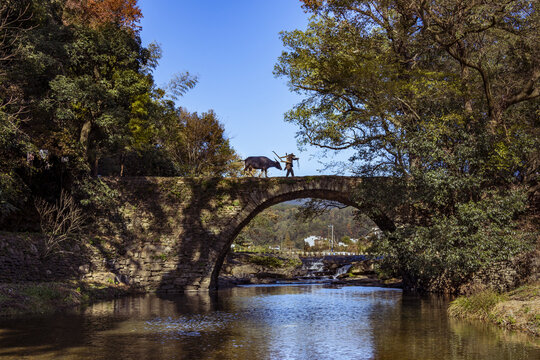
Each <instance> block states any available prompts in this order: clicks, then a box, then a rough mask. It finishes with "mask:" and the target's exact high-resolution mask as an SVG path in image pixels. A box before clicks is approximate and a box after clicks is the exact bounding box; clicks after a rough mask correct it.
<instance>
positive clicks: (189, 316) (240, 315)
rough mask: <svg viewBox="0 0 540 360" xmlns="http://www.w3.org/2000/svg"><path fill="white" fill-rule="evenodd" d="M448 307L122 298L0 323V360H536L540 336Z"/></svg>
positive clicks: (249, 293)
mask: <svg viewBox="0 0 540 360" xmlns="http://www.w3.org/2000/svg"><path fill="white" fill-rule="evenodd" d="M447 305H448V299H445V298H442V297H418V296H410V295H405V294H403V293H402V292H401V291H400V290H396V289H382V288H373V287H371V288H370V287H352V286H351V287H342V288H337V287H332V286H329V285H322V284H311V285H294V286H291V285H273V286H246V287H236V288H232V289H227V290H221V291H219V292H218V293H217V294H214V295H209V294H206V293H205V294H193V295H182V296H175V297H168V298H163V297H158V296H156V295H146V296H141V297H128V298H122V299H118V300H115V301H108V302H102V303H98V304H95V305H93V306H91V307H88V308H86V309H80V310H72V311H70V312H67V313H62V314H55V315H53V316H47V317H37V318H24V319H8V320H0V359H309V360H312V359H315V360H316V359H333V360H337V359H404V360H406V359H437V360H444V359H490V360H497V359H512V360H518V359H523V360H525V359H540V342H539V340H538V339H535V338H532V337H529V336H526V335H523V334H518V333H513V332H508V331H503V330H500V329H498V328H496V327H494V326H489V325H482V324H477V323H470V322H466V321H458V320H453V319H449V318H448V317H447V316H446V307H447Z"/></svg>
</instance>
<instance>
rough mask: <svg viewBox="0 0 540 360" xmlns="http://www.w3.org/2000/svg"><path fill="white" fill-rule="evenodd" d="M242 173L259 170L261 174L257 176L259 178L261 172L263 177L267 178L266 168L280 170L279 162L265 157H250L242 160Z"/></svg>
mask: <svg viewBox="0 0 540 360" xmlns="http://www.w3.org/2000/svg"><path fill="white" fill-rule="evenodd" d="M244 164H245V166H244V171H252V170H253V169H260V170H261V173H260V174H259V177H261V175H262V173H263V171H264V175H265V176H266V177H268V172H267V171H268V168H271V167H275V168H278V169H279V170H282V168H281V164H280V163H279V161H273V160H271V159H269V158H267V157H266V156H250V157H248V158H246V159H245V160H244Z"/></svg>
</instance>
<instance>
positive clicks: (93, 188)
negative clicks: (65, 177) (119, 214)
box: [77, 178, 119, 211]
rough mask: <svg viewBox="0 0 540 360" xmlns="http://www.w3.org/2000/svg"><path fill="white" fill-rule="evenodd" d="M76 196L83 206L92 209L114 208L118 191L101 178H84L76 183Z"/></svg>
mask: <svg viewBox="0 0 540 360" xmlns="http://www.w3.org/2000/svg"><path fill="white" fill-rule="evenodd" d="M77 189H78V193H77V197H78V198H80V199H81V200H80V202H81V204H82V205H83V206H85V207H87V208H89V209H93V210H101V211H103V210H107V209H114V208H116V205H117V201H118V195H119V194H118V192H117V191H116V190H114V189H111V188H110V187H109V186H108V185H107V183H105V182H104V181H102V180H101V179H90V178H84V179H83V180H82V181H81V182H80V183H78V184H77Z"/></svg>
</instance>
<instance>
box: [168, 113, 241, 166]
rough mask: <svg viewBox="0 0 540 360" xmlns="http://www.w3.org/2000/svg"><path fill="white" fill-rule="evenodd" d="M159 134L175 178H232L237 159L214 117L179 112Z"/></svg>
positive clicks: (211, 115)
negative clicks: (172, 164)
mask: <svg viewBox="0 0 540 360" xmlns="http://www.w3.org/2000/svg"><path fill="white" fill-rule="evenodd" d="M164 125H165V126H164V127H163V129H162V132H161V139H162V142H163V145H164V146H165V148H166V149H167V151H168V152H169V153H170V154H171V156H172V159H173V162H174V164H175V166H176V167H177V169H178V172H179V174H181V175H184V176H221V175H225V174H228V175H233V174H234V173H236V170H235V169H236V168H238V167H239V166H238V165H237V164H235V163H238V164H239V163H240V161H239V160H240V159H239V157H238V155H237V154H236V152H235V151H234V150H233V149H232V147H231V146H230V143H229V140H228V139H227V137H226V136H225V129H224V127H223V125H222V124H221V123H220V122H219V120H218V119H217V116H216V114H215V113H214V112H213V111H212V110H210V111H209V112H206V113H202V114H201V115H199V114H197V113H190V112H188V111H187V110H185V109H182V108H180V109H179V110H178V113H177V116H176V117H175V118H174V119H171V122H170V123H167V124H164Z"/></svg>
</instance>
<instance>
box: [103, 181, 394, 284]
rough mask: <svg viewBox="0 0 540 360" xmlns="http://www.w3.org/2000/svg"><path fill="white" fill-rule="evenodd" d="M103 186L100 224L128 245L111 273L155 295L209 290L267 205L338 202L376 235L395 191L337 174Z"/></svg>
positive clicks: (388, 219)
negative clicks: (109, 200) (105, 195)
mask: <svg viewBox="0 0 540 360" xmlns="http://www.w3.org/2000/svg"><path fill="white" fill-rule="evenodd" d="M105 181H106V182H107V184H108V185H109V186H110V187H111V188H112V190H113V191H114V192H115V193H117V194H118V196H117V197H116V198H115V200H114V201H115V202H116V204H117V210H116V211H115V212H114V213H112V214H107V216H104V218H106V219H104V221H103V224H101V225H103V226H102V227H104V228H107V233H108V234H110V235H111V234H112V235H117V236H118V235H120V236H122V238H123V239H126V240H127V241H126V249H125V255H124V256H123V257H121V258H118V259H116V262H115V266H114V268H113V270H114V271H115V272H117V273H118V274H119V275H123V278H127V279H130V281H131V282H133V283H136V284H140V285H141V286H144V287H147V288H149V289H155V290H158V291H179V290H205V289H212V288H215V287H216V286H217V278H218V275H219V271H220V268H221V265H222V264H223V260H224V258H225V256H226V254H227V252H228V251H229V250H230V246H231V244H232V242H233V240H234V238H235V237H236V236H237V235H238V233H239V232H240V231H241V230H242V228H243V227H244V226H246V225H247V224H248V223H249V222H250V221H251V219H253V217H255V216H256V215H257V214H258V213H260V212H261V211H263V210H264V209H266V208H268V207H270V206H272V205H275V204H278V203H281V202H284V201H288V200H294V199H300V198H318V199H324V200H332V201H338V202H340V203H342V204H345V205H349V206H353V207H355V208H357V209H360V210H361V211H363V212H364V213H365V214H366V215H368V216H369V217H370V218H371V219H372V220H373V221H374V222H375V223H376V224H377V226H378V227H379V228H380V229H381V230H385V231H393V230H394V228H395V225H394V222H393V221H392V217H393V207H394V206H395V205H392V204H391V200H388V199H392V198H395V196H389V194H396V193H397V191H399V190H397V188H398V187H399V185H396V184H395V181H394V180H393V179H391V178H359V177H341V176H311V177H296V178H268V179H266V178H265V179H256V178H210V179H209V178H143V177H139V178H119V179H105ZM368 198H370V199H373V198H374V199H378V200H377V203H374V202H373V201H368V200H367V199H368Z"/></svg>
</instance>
